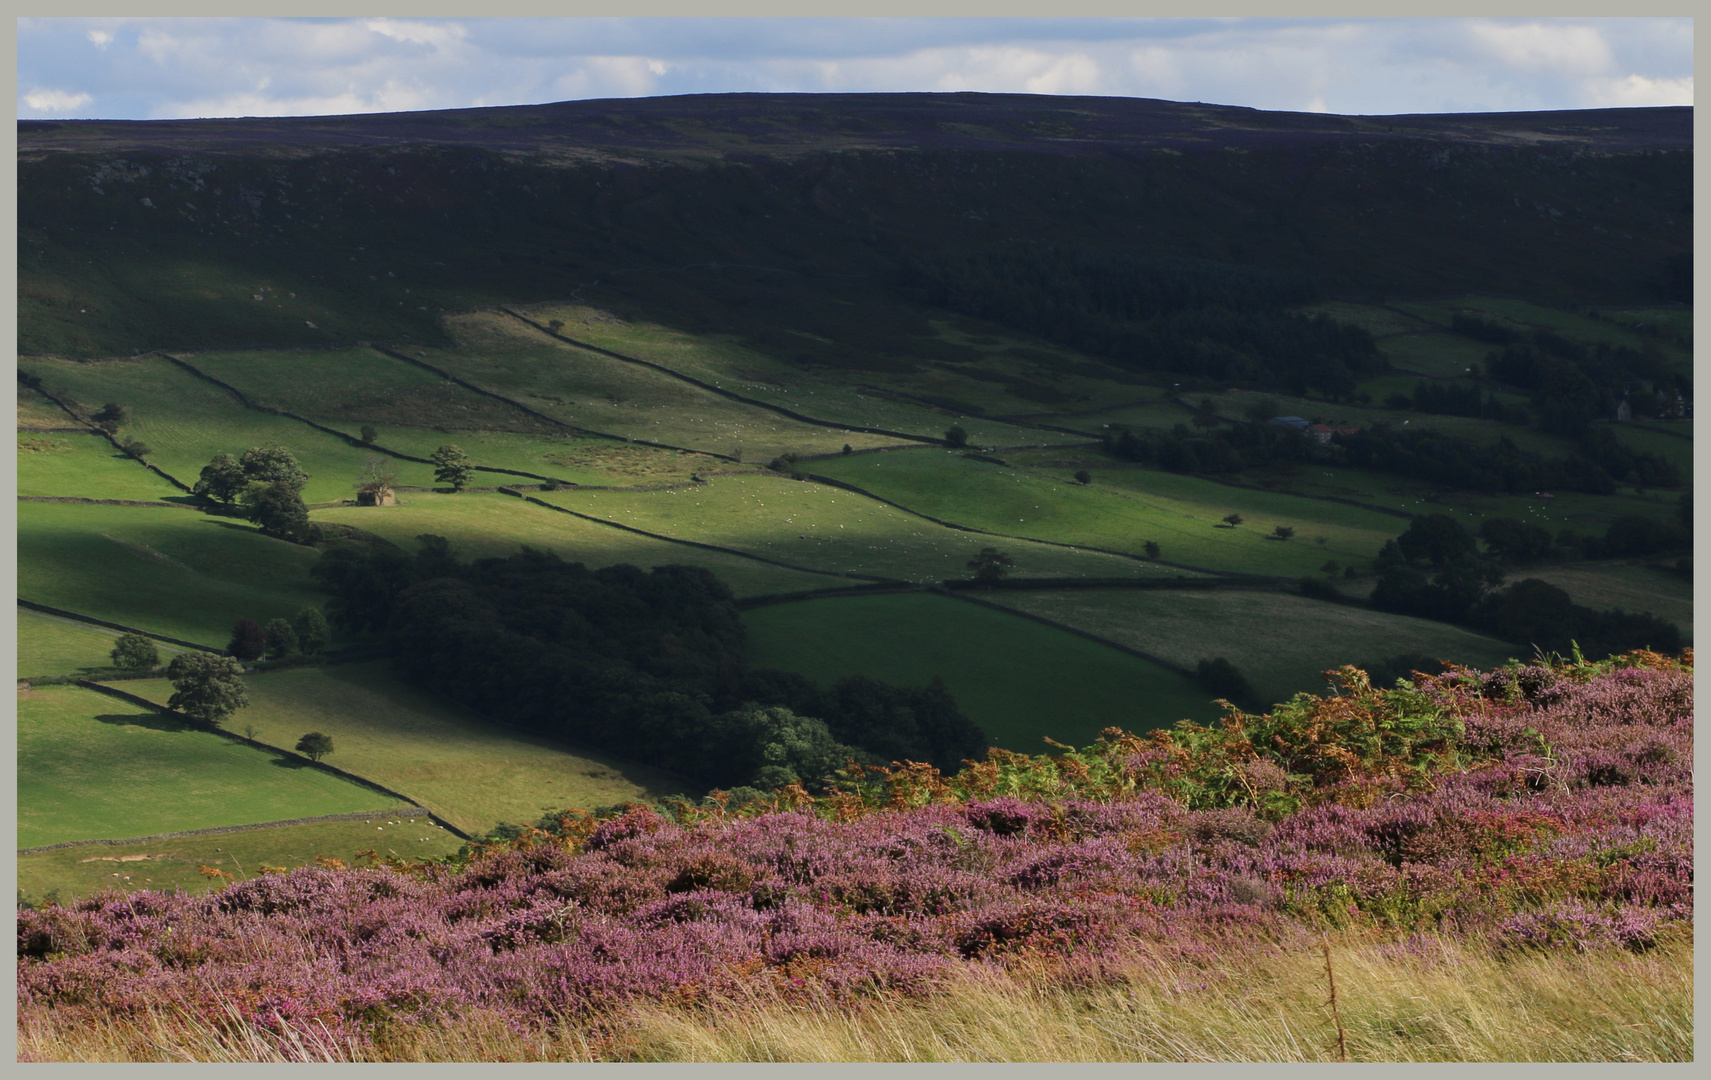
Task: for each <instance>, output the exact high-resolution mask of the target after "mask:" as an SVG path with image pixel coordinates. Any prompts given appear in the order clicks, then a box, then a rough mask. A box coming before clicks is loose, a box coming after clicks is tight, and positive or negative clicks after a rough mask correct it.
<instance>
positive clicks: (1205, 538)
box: [816, 451, 1401, 575]
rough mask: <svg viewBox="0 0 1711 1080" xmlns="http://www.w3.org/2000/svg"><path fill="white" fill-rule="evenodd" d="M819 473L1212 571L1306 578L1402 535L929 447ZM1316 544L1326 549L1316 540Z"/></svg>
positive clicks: (1134, 479) (1188, 485) (1383, 524)
mask: <svg viewBox="0 0 1711 1080" xmlns="http://www.w3.org/2000/svg"><path fill="white" fill-rule="evenodd" d="M816 468H817V469H819V470H820V471H823V472H824V473H825V474H826V475H828V476H832V477H835V478H837V479H840V480H845V481H847V482H849V483H853V484H858V485H860V486H861V487H863V488H866V489H867V490H869V491H872V492H874V493H875V494H878V495H881V496H883V497H885V498H888V499H893V500H895V501H896V502H898V503H901V504H902V505H904V506H908V507H910V508H912V509H916V510H919V511H921V512H922V513H927V514H932V515H933V516H934V517H939V518H943V519H945V520H947V521H954V522H956V523H957V524H960V525H971V526H976V527H978V528H983V529H991V530H993V531H1001V532H1006V533H1011V534H1013V535H1021V536H1032V537H1037V538H1039V539H1043V540H1056V541H1060V542H1064V543H1082V544H1095V545H1098V546H1100V547H1106V548H1112V549H1115V550H1119V551H1130V552H1134V553H1136V554H1140V553H1141V552H1142V549H1143V547H1144V545H1145V544H1146V542H1147V541H1148V540H1155V541H1157V542H1158V544H1159V545H1160V546H1161V547H1162V548H1163V553H1162V557H1163V558H1164V559H1167V560H1169V561H1171V562H1180V563H1187V564H1188V565H1190V566H1199V567H1205V568H1207V569H1214V570H1240V571H1247V572H1252V573H1262V574H1288V575H1299V574H1303V573H1307V572H1309V571H1311V570H1314V569H1317V568H1318V567H1319V565H1320V564H1322V563H1323V562H1324V561H1325V560H1326V559H1327V558H1335V559H1338V560H1341V561H1348V560H1350V559H1355V558H1369V557H1370V556H1371V554H1372V553H1374V552H1376V551H1377V550H1378V548H1379V547H1381V546H1382V545H1383V543H1384V541H1385V540H1387V539H1389V538H1390V537H1391V536H1393V535H1395V534H1396V533H1398V532H1400V531H1401V529H1399V528H1395V527H1393V525H1392V520H1393V519H1391V518H1389V517H1387V516H1384V515H1380V514H1376V513H1373V512H1371V511H1367V510H1362V509H1360V508H1358V507H1351V506H1343V505H1340V504H1337V503H1328V502H1319V501H1315V500H1307V499H1298V498H1294V497H1292V496H1289V495H1278V494H1273V493H1270V492H1257V491H1247V490H1243V489H1239V488H1231V487H1226V486H1223V485H1217V484H1213V483H1211V482H1209V481H1206V480H1200V479H1197V478H1194V477H1187V476H1179V475H1176V474H1174V473H1165V472H1158V471H1154V470H1143V469H1134V468H1127V469H1125V468H1108V469H1104V470H1101V471H1098V472H1096V473H1095V474H1094V478H1093V483H1092V484H1090V485H1087V486H1085V487H1084V486H1082V485H1080V484H1076V483H1074V482H1073V481H1072V480H1071V479H1070V471H1069V470H1067V469H1053V470H1048V469H1046V468H1042V467H1036V468H1027V469H1014V468H1006V467H1003V466H998V465H992V464H989V463H986V462H980V461H974V460H971V459H968V458H963V457H959V456H952V455H946V454H943V453H938V452H933V451H927V452H908V453H894V454H877V455H872V456H869V457H852V458H840V459H838V460H836V461H828V462H824V463H816ZM1090 471H1091V470H1090ZM1232 511H1234V512H1237V513H1240V514H1241V515H1242V516H1243V517H1244V518H1245V519H1247V520H1246V521H1245V522H1244V523H1243V524H1242V525H1241V527H1239V528H1235V529H1231V528H1227V527H1224V526H1223V525H1222V518H1223V517H1224V515H1226V514H1229V513H1231V512H1232ZM1277 525H1286V526H1289V527H1291V528H1294V529H1295V531H1296V537H1295V539H1293V540H1289V541H1285V542H1279V541H1275V540H1267V539H1266V536H1267V535H1269V534H1270V533H1271V531H1272V529H1273V527H1274V526H1277ZM1318 536H1324V537H1325V538H1326V543H1325V544H1324V545H1319V544H1317V543H1316V542H1314V538H1315V537H1318ZM1017 572H1018V573H1021V572H1022V571H1020V570H1018V571H1017Z"/></svg>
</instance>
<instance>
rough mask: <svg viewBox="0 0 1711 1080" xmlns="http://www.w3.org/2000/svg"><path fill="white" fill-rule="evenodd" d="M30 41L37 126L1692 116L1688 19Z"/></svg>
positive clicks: (180, 28) (897, 22)
mask: <svg viewBox="0 0 1711 1080" xmlns="http://www.w3.org/2000/svg"><path fill="white" fill-rule="evenodd" d="M17 42H18V50H17V57H18V117H19V118H20V119H23V118H104V119H127V120H148V119H176V118H185V117H213V116H306V115H330V114H342V113H363V112H394V111H412V110H420V109H447V108H467V107H473V106H487V105H522V104H538V103H542V102H549V101H568V100H577V99H589V98H621V97H651V96H659V95H668V94H706V93H728V92H735V91H767V92H875V91H891V92H896V91H968V90H973V91H984V92H1003V93H1033V94H1090V95H1102V96H1118V97H1151V98H1167V99H1171V100H1175V101H1204V102H1211V103H1215V104H1221V105H1246V106H1250V107H1253V108H1259V109H1280V110H1292V111H1307V112H1335V113H1349V114H1367V115H1374V114H1394V113H1422V112H1489V111H1511V110H1535V109H1582V108H1604V107H1616V106H1645V105H1690V104H1692V103H1693V20H1692V19H1690V18H1423V19H1411V18H1410V19H1404V18H1323V19H1264V18H1235V19H1181V18H1124V19H1111V18H1106V19H1097V18H1061V19H1048V18H685V17H676V18H492V19H483V18H339V19H324V18H225V19H216V18H46V19H43V18H26V19H19V20H18V38H17Z"/></svg>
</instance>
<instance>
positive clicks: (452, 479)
mask: <svg viewBox="0 0 1711 1080" xmlns="http://www.w3.org/2000/svg"><path fill="white" fill-rule="evenodd" d="M429 460H430V461H432V462H433V463H434V479H435V480H437V481H439V482H440V483H442V484H450V485H451V486H452V490H453V491H462V490H463V489H464V485H466V484H468V483H469V477H470V474H471V473H473V472H474V471H475V470H474V467H473V466H471V465H470V463H469V456H468V455H467V454H465V453H464V452H463V451H462V450H461V449H459V448H458V447H456V446H454V445H452V444H451V443H447V444H446V445H444V446H442V447H440V448H439V449H438V450H435V451H434V452H433V454H432V455H431V456H430V458H429Z"/></svg>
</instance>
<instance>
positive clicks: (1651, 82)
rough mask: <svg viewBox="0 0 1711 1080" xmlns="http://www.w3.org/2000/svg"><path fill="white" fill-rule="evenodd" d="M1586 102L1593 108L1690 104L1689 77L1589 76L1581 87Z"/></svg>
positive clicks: (1691, 101)
mask: <svg viewBox="0 0 1711 1080" xmlns="http://www.w3.org/2000/svg"><path fill="white" fill-rule="evenodd" d="M1585 90H1586V98H1587V104H1588V105H1591V106H1593V107H1595V108H1636V107H1639V106H1647V105H1691V104H1693V77H1692V76H1688V77H1687V78H1685V79H1648V78H1646V77H1645V76H1644V75H1628V76H1625V77H1623V78H1619V79H1593V80H1589V81H1588V82H1587V84H1586V87H1585Z"/></svg>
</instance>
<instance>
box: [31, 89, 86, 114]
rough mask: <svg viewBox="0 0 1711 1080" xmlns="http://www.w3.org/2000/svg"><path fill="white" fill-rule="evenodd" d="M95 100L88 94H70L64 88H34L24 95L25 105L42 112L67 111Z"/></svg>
mask: <svg viewBox="0 0 1711 1080" xmlns="http://www.w3.org/2000/svg"><path fill="white" fill-rule="evenodd" d="M94 100H95V99H94V98H93V97H91V96H90V95H88V94H68V93H66V92H65V91H64V90H32V91H30V92H29V93H28V94H25V95H24V104H25V105H28V106H29V107H30V108H32V109H37V110H40V111H42V112H65V111H66V110H67V109H75V108H78V107H79V106H82V105H87V104H89V103H90V102H91V101H94Z"/></svg>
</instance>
